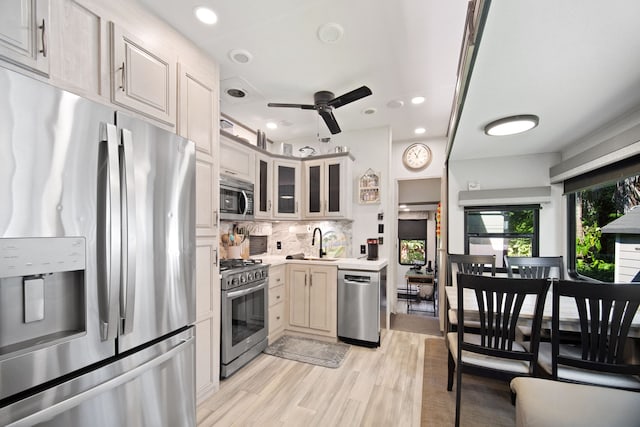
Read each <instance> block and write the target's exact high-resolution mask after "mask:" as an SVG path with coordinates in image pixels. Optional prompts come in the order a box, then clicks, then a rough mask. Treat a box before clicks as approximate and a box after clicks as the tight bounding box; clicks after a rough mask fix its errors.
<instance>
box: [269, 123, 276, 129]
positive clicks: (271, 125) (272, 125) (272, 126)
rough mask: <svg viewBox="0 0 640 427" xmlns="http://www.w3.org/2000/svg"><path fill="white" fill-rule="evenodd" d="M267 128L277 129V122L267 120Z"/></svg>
mask: <svg viewBox="0 0 640 427" xmlns="http://www.w3.org/2000/svg"><path fill="white" fill-rule="evenodd" d="M267 128H268V129H278V124H277V123H274V122H269V123H267Z"/></svg>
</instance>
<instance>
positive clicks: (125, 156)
mask: <svg viewBox="0 0 640 427" xmlns="http://www.w3.org/2000/svg"><path fill="white" fill-rule="evenodd" d="M120 173H121V174H122V175H121V180H122V196H121V200H122V202H121V203H122V271H121V275H122V279H121V282H120V286H121V293H120V313H121V316H122V329H121V333H122V334H128V333H130V332H131V331H132V330H133V314H134V313H133V311H134V308H135V296H136V231H137V229H136V197H135V173H134V167H133V135H132V134H131V131H130V130H128V129H122V143H121V145H120Z"/></svg>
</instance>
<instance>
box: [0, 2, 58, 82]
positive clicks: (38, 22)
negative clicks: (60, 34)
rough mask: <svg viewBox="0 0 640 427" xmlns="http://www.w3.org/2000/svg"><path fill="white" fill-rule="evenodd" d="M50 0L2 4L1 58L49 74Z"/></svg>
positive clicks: (0, 19) (0, 5) (0, 8)
mask: <svg viewBox="0 0 640 427" xmlns="http://www.w3.org/2000/svg"><path fill="white" fill-rule="evenodd" d="M48 38H49V1H48V0H2V1H0V58H1V59H4V60H6V61H9V62H12V63H14V64H16V65H18V66H21V67H25V68H28V69H30V70H32V71H36V72H38V73H40V74H42V75H45V76H48V75H49V50H48V48H49V40H48Z"/></svg>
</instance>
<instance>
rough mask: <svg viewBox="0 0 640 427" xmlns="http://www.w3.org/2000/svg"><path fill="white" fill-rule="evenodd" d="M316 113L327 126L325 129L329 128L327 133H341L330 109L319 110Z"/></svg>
mask: <svg viewBox="0 0 640 427" xmlns="http://www.w3.org/2000/svg"><path fill="white" fill-rule="evenodd" d="M318 113H319V114H320V116H322V118H323V119H324V122H325V123H326V124H327V127H328V128H329V131H330V132H331V134H332V135H335V134H337V133H340V132H342V131H341V130H340V126H339V125H338V122H337V121H336V118H335V117H334V116H333V112H332V111H331V109H330V108H323V109H321V110H318Z"/></svg>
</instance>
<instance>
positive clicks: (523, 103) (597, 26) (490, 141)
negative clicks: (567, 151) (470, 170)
mask: <svg viewBox="0 0 640 427" xmlns="http://www.w3.org/2000/svg"><path fill="white" fill-rule="evenodd" d="M638 17H640V2H638V1H637V0H615V1H612V2H602V1H600V0H586V1H585V0H570V1H569V0H565V1H542V2H541V1H533V0H528V1H517V2H515V1H493V2H492V3H491V6H490V9H489V13H488V16H487V21H486V26H485V28H484V31H483V33H482V39H481V41H480V44H479V48H478V54H477V59H476V62H475V64H474V66H473V72H472V75H471V80H470V83H469V90H468V94H467V98H466V100H465V103H464V107H463V110H462V114H461V116H460V121H459V126H458V131H457V133H456V135H455V141H454V144H453V149H452V152H451V158H452V159H473V158H483V157H492V156H497V155H502V156H510V155H522V154H532V153H554V152H561V151H562V150H563V149H564V148H566V147H567V146H569V145H571V143H573V142H575V141H576V140H578V139H580V138H582V137H584V136H585V135H587V134H589V133H592V132H593V131H594V130H596V129H598V128H600V127H601V126H603V125H604V124H606V123H608V122H610V121H612V120H613V119H615V118H617V117H619V116H620V115H622V114H624V113H626V112H628V111H630V110H633V109H638V108H639V107H640V30H639V27H638V22H639V21H638ZM514 114H536V115H538V116H539V117H540V123H539V125H538V127H536V128H535V129H533V130H531V131H529V132H526V133H523V134H519V135H513V136H503V137H490V136H487V135H485V134H484V132H483V128H484V126H485V125H486V124H487V123H489V122H491V121H493V120H496V119H499V118H501V117H505V116H510V115H514Z"/></svg>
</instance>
